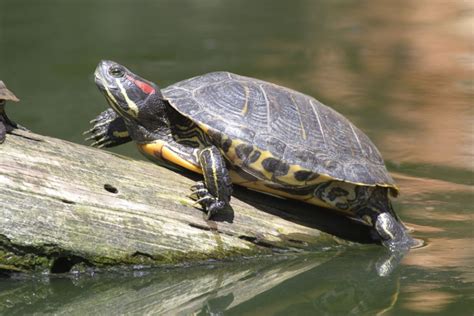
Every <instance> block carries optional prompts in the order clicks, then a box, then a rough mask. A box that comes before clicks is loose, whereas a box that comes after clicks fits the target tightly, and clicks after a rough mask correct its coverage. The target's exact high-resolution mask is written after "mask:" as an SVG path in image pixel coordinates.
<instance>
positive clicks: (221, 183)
mask: <svg viewBox="0 0 474 316" xmlns="http://www.w3.org/2000/svg"><path fill="white" fill-rule="evenodd" d="M198 160H199V163H200V164H201V168H202V171H203V175H204V182H198V183H197V184H196V185H194V186H193V187H191V190H192V193H191V197H194V198H196V199H197V201H196V203H199V204H200V205H201V206H202V207H203V208H204V209H205V210H206V211H207V217H208V219H210V218H212V217H213V215H215V214H217V213H218V212H219V211H221V210H223V209H224V208H225V207H226V206H227V205H228V204H229V201H230V197H231V195H232V181H231V179H230V176H229V172H228V170H227V167H226V165H225V160H224V157H222V155H221V153H220V152H219V150H218V149H217V148H216V147H215V146H210V147H206V148H204V149H201V150H200V151H199V152H198Z"/></svg>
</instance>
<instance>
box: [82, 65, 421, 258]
mask: <svg viewBox="0 0 474 316" xmlns="http://www.w3.org/2000/svg"><path fill="white" fill-rule="evenodd" d="M95 82H96V85H97V87H98V89H99V90H100V91H101V92H102V94H103V95H104V96H105V99H106V100H107V102H108V104H109V106H110V108H109V109H108V110H106V111H104V112H102V113H101V114H100V115H99V116H98V117H97V118H96V119H94V120H92V121H91V123H92V124H93V127H92V128H91V129H90V130H89V131H87V132H86V134H90V135H91V136H90V137H89V139H92V140H95V142H94V144H93V145H94V146H96V147H113V146H116V145H119V144H123V143H126V142H128V141H134V142H136V143H137V146H138V149H139V151H140V152H141V153H143V154H144V155H145V156H146V157H148V158H150V159H151V160H153V161H155V162H157V163H159V164H161V165H164V166H167V167H170V168H178V169H185V170H188V171H192V172H195V173H198V174H202V176H203V181H198V182H197V183H196V184H195V185H193V186H192V187H191V195H190V197H192V198H193V199H194V200H196V204H199V205H200V206H201V207H202V208H203V209H204V211H205V212H207V216H208V219H212V218H214V215H215V214H218V213H219V212H221V211H222V210H224V209H225V208H226V207H228V206H229V202H230V199H231V195H232V192H233V185H240V186H243V187H247V188H249V189H253V190H257V191H260V192H263V193H267V194H270V195H277V196H278V197H282V198H287V199H295V200H299V201H303V202H306V203H309V204H314V205H318V206H322V207H325V208H330V209H333V210H336V211H339V212H342V213H345V214H347V215H349V216H351V217H354V218H356V219H359V220H361V221H363V222H364V223H366V224H367V225H370V226H371V232H372V236H373V238H374V240H375V241H377V242H379V243H381V244H383V245H384V246H386V247H387V248H388V249H390V250H391V251H399V250H403V251H407V250H408V249H410V247H411V246H412V245H413V239H412V238H411V237H410V235H409V234H408V231H407V229H406V227H405V226H404V224H403V223H402V222H401V220H400V218H399V217H398V216H397V214H396V213H395V211H394V209H393V207H392V204H391V199H390V198H391V197H396V196H397V194H398V192H399V189H398V187H397V186H396V184H395V182H394V180H393V179H392V177H391V176H390V174H389V173H388V171H387V169H386V166H385V163H384V160H383V159H382V156H381V154H380V152H379V151H378V149H377V148H376V147H375V145H374V144H373V143H372V142H371V141H370V139H369V138H368V137H367V136H366V135H365V134H364V133H363V132H362V131H361V130H360V129H358V128H357V127H356V126H355V125H354V124H352V123H351V122H350V121H349V120H348V119H346V118H345V117H344V116H343V115H341V114H339V113H338V112H336V111H335V110H333V109H331V108H330V107H328V106H326V105H324V104H322V103H321V102H319V101H317V100H316V99H315V98H313V97H311V96H308V95H306V94H303V93H300V92H297V91H295V90H292V89H289V88H286V87H283V86H280V85H276V84H273V83H270V82H266V81H263V80H259V79H255V78H251V77H245V76H241V75H237V74H234V73H231V72H226V71H218V72H211V73H207V74H203V75H199V76H195V77H192V78H190V79H186V80H183V81H180V82H177V83H175V84H172V85H170V86H168V87H166V88H163V89H160V87H159V86H158V85H157V84H156V83H153V82H151V81H149V80H146V79H144V78H142V77H140V76H139V75H137V74H134V73H133V72H132V71H130V70H129V69H127V68H126V67H125V66H123V65H120V64H118V63H116V62H113V61H108V60H103V61H101V62H100V63H99V64H98V66H97V68H96V70H95Z"/></svg>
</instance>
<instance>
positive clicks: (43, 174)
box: [0, 130, 368, 272]
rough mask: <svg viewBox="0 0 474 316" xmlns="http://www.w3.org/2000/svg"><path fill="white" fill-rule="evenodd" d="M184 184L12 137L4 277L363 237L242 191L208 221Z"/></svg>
mask: <svg viewBox="0 0 474 316" xmlns="http://www.w3.org/2000/svg"><path fill="white" fill-rule="evenodd" d="M190 177H191V176H190V175H188V176H187V177H185V176H183V175H181V174H178V173H175V172H173V171H170V170H167V169H165V168H162V167H159V166H157V165H156V164H153V163H151V162H146V161H137V160H132V159H129V158H127V157H124V156H120V155H117V154H114V153H110V152H107V151H104V150H98V149H95V148H90V147H86V146H82V145H78V144H73V143H70V142H67V141H63V140H59V139H54V138H50V137H45V136H41V135H37V134H33V133H30V132H26V131H20V130H15V131H14V134H10V135H7V139H6V141H5V143H4V144H2V145H1V146H0V201H1V208H0V270H2V269H3V270H4V271H33V270H41V271H44V270H47V271H52V272H65V271H69V270H70V269H71V268H73V266H75V265H77V264H79V263H81V264H82V265H90V266H109V265H125V264H126V265H129V264H133V265H159V264H176V263H183V262H189V261H200V260H207V259H223V258H228V257H233V256H255V255H264V254H270V253H275V252H282V251H283V252H284V251H301V250H302V249H317V248H318V247H326V246H328V245H334V244H338V243H340V242H341V240H340V239H339V238H336V237H332V235H330V234H327V233H323V232H321V231H320V229H321V228H322V229H324V230H325V231H326V232H329V233H331V234H339V235H340V236H342V237H345V238H350V239H360V238H361V236H366V235H368V234H367V231H365V230H364V228H363V227H362V226H358V227H356V226H354V224H353V223H349V222H347V220H346V219H345V218H344V217H339V216H336V215H334V214H333V213H332V212H324V211H321V210H319V209H317V208H314V207H312V206H309V205H307V204H303V203H298V202H292V201H287V200H283V199H278V198H275V197H269V196H266V195H263V194H258V193H255V192H252V191H250V190H246V189H236V193H235V196H234V197H233V198H232V201H231V209H229V210H228V211H226V212H224V213H223V214H222V215H220V216H218V217H217V218H216V220H214V221H210V220H206V217H205V214H204V213H203V212H202V211H201V210H200V209H199V208H196V207H193V201H192V200H190V199H189V198H187V195H188V194H189V192H190V191H189V187H190V186H191V185H192V184H193V180H192V179H190ZM361 228H362V229H361ZM348 233H349V234H348ZM363 238H365V237H363Z"/></svg>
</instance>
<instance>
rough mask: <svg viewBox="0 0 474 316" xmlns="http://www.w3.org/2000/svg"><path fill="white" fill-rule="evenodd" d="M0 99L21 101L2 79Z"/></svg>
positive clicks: (0, 82)
mask: <svg viewBox="0 0 474 316" xmlns="http://www.w3.org/2000/svg"><path fill="white" fill-rule="evenodd" d="M0 100H10V101H15V102H18V101H20V100H19V99H18V98H17V97H16V96H15V95H14V94H13V92H11V91H10V90H8V89H7V87H6V86H5V84H4V83H3V81H1V80H0Z"/></svg>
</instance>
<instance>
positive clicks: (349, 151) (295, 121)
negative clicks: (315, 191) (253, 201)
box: [162, 72, 396, 190]
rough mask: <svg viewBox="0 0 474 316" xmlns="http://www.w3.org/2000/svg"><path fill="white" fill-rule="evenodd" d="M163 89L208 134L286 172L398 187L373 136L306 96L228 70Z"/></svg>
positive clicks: (369, 184) (175, 104) (181, 111)
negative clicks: (265, 157) (261, 155)
mask: <svg viewBox="0 0 474 316" xmlns="http://www.w3.org/2000/svg"><path fill="white" fill-rule="evenodd" d="M162 93H163V96H164V97H165V98H166V99H167V100H168V102H169V103H170V104H171V106H173V107H174V108H175V109H176V110H177V111H178V112H180V113H181V114H182V115H184V116H186V117H188V118H189V119H191V120H192V121H194V122H195V123H196V124H197V125H198V126H200V127H201V128H203V129H204V130H206V131H207V132H208V133H209V134H211V133H212V134H216V135H218V136H219V137H222V135H224V136H225V137H226V138H227V139H228V140H230V141H233V142H238V143H239V144H243V146H244V147H243V148H241V151H245V146H251V148H258V150H259V151H262V152H263V151H265V152H269V153H271V156H272V157H273V158H272V159H273V161H274V162H275V163H277V164H280V165H286V166H287V168H286V170H287V172H288V170H292V168H291V167H292V166H297V167H298V168H299V170H301V169H302V170H309V171H310V172H313V173H316V174H319V175H325V176H328V177H329V178H331V179H335V180H341V181H345V182H350V183H354V184H358V185H368V186H374V185H379V186H385V187H392V188H394V189H395V190H396V187H395V185H394V181H393V179H392V178H391V176H390V175H389V173H388V172H387V169H386V167H385V164H384V161H383V159H382V157H381V155H380V153H379V151H378V150H377V148H376V147H375V145H374V144H373V143H372V142H371V141H370V139H369V138H368V137H367V136H366V135H365V134H364V133H363V132H362V131H360V130H359V129H358V128H357V127H355V126H354V125H353V124H352V123H351V122H349V120H347V119H346V118H345V117H344V116H342V115H341V114H339V113H338V112H336V111H334V110H333V109H331V108H329V107H327V106H325V105H324V104H322V103H321V102H319V101H317V100H316V99H314V98H312V97H310V96H308V95H305V94H303V93H300V92H297V91H294V90H291V89H288V88H285V87H282V86H278V85H275V84H272V83H269V82H265V81H262V80H258V79H254V78H249V77H244V76H240V75H236V74H233V73H229V72H213V73H208V74H205V75H202V76H198V77H194V78H191V79H188V80H184V81H181V82H178V83H176V84H173V85H171V86H169V87H167V88H165V89H163V90H162ZM218 146H219V144H218ZM248 152H250V149H249V150H248ZM283 169H285V168H283ZM293 170H296V169H294V168H293Z"/></svg>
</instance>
